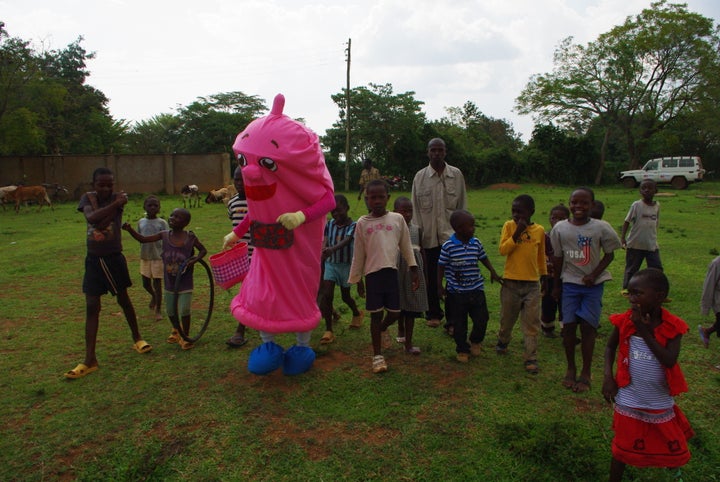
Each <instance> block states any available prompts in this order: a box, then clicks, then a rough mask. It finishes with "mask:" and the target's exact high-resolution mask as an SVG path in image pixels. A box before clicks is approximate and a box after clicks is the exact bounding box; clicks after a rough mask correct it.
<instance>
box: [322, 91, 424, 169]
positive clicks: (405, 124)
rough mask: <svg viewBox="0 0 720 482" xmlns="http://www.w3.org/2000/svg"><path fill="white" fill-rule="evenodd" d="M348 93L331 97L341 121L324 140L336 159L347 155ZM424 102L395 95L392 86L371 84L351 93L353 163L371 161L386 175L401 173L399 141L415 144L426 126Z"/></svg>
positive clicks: (334, 125) (406, 95)
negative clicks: (364, 160)
mask: <svg viewBox="0 0 720 482" xmlns="http://www.w3.org/2000/svg"><path fill="white" fill-rule="evenodd" d="M345 94H346V93H345V92H344V91H343V92H340V93H338V94H334V95H333V96H332V100H333V101H334V102H335V103H336V104H337V105H338V107H339V108H340V120H339V121H338V122H335V123H334V124H333V126H332V128H330V129H329V130H328V131H327V132H326V135H325V136H324V138H323V144H324V145H325V146H326V147H327V148H328V149H329V150H330V153H329V157H330V158H331V159H337V158H338V157H340V153H344V152H345V126H346V120H347V117H348V113H347V108H346V105H345ZM422 105H423V102H421V101H419V100H416V99H415V92H404V93H402V94H394V93H393V88H392V85H391V84H383V85H379V84H372V83H371V84H369V85H368V87H355V88H353V89H351V90H350V126H351V136H350V146H351V161H353V162H358V161H360V160H362V158H365V157H368V158H371V159H372V160H373V162H374V164H375V165H376V166H377V167H378V168H379V169H380V172H383V173H388V174H390V173H392V174H396V173H399V172H400V171H401V170H402V169H403V167H402V164H403V163H404V162H405V159H403V158H400V157H398V152H397V147H398V143H399V142H400V140H403V142H411V143H414V142H416V140H414V138H415V137H416V136H417V135H418V134H419V133H420V132H421V130H422V127H423V125H424V123H425V114H424V113H423V112H422V110H421V107H422Z"/></svg>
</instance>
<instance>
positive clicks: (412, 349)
mask: <svg viewBox="0 0 720 482" xmlns="http://www.w3.org/2000/svg"><path fill="white" fill-rule="evenodd" d="M405 353H407V354H408V355H419V354H420V348H419V347H417V346H412V347H410V348H406V349H405Z"/></svg>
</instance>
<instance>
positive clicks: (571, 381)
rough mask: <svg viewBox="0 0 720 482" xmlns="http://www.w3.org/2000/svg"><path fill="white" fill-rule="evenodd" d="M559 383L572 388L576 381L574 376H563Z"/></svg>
mask: <svg viewBox="0 0 720 482" xmlns="http://www.w3.org/2000/svg"><path fill="white" fill-rule="evenodd" d="M561 383H562V386H563V387H565V388H568V389H570V390H572V389H573V387H575V383H577V380H575V379H574V378H570V377H565V378H563V379H562V382H561Z"/></svg>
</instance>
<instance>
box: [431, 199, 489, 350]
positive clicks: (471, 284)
mask: <svg viewBox="0 0 720 482" xmlns="http://www.w3.org/2000/svg"><path fill="white" fill-rule="evenodd" d="M450 226H452V228H453V230H454V231H455V233H454V234H453V235H452V236H450V239H448V240H447V241H445V243H443V245H442V247H441V248H440V258H439V260H438V296H440V298H444V299H445V311H446V316H447V319H448V322H449V323H450V324H451V326H452V327H453V328H454V330H453V338H455V351H456V353H457V361H459V362H461V363H467V362H468V360H469V357H470V354H472V355H473V356H478V355H480V351H481V343H482V342H483V340H484V339H485V332H486V330H487V322H488V320H489V319H490V314H489V313H488V309H487V302H486V300H485V291H484V286H485V283H484V281H485V280H484V278H483V275H482V274H481V273H480V267H479V266H478V261H479V262H480V263H482V264H483V265H484V266H485V267H486V268H487V269H488V271H490V279H491V281H497V282H501V281H502V278H500V276H498V274H497V272H496V271H495V268H493V265H492V263H491V262H490V260H489V259H488V257H487V254H486V253H485V248H483V245H482V243H481V242H480V240H479V239H477V238H476V237H475V236H474V235H475V217H474V216H473V215H472V214H471V213H470V212H468V211H466V210H464V209H458V210H457V211H454V212H453V213H452V214H451V215H450ZM443 278H445V280H446V286H445V287H444V288H443V282H442V280H443ZM468 315H470V319H472V322H473V328H472V331H471V332H470V343H468V333H467V332H468V320H467V317H468Z"/></svg>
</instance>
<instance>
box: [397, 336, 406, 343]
mask: <svg viewBox="0 0 720 482" xmlns="http://www.w3.org/2000/svg"><path fill="white" fill-rule="evenodd" d="M395 341H396V342H398V343H405V337H404V336H396V337H395Z"/></svg>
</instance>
